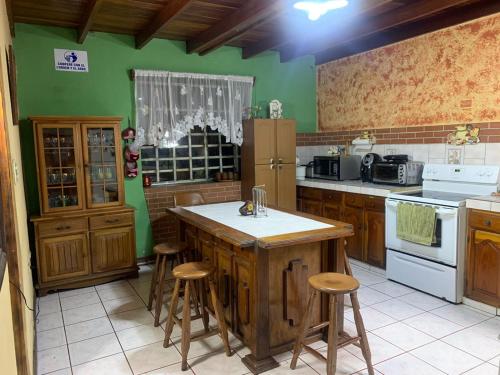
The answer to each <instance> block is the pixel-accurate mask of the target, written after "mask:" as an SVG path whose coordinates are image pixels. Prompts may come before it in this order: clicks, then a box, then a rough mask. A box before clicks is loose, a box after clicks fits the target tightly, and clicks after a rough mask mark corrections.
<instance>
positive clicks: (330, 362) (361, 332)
mask: <svg viewBox="0 0 500 375" xmlns="http://www.w3.org/2000/svg"><path fill="white" fill-rule="evenodd" d="M344 265H345V270H346V274H341V273H333V272H331V273H320V274H318V275H314V276H311V277H310V278H309V286H310V287H311V288H312V292H311V295H310V297H309V301H308V304H307V308H306V311H305V314H304V317H303V318H302V322H301V324H300V327H299V336H298V337H297V340H296V341H295V346H294V349H293V357H292V362H291V364H290V368H291V369H292V370H294V369H295V367H296V366H297V359H298V358H299V355H300V352H301V351H302V347H304V349H306V350H307V351H308V352H309V353H311V354H313V355H314V356H315V357H318V358H320V359H323V360H325V361H326V373H327V374H328V375H335V371H336V368H337V350H338V349H339V348H342V347H344V346H347V345H350V344H353V345H356V346H358V347H360V348H361V352H362V353H363V357H364V358H365V361H366V365H367V367H368V374H370V375H373V374H374V371H373V365H372V360H371V353H370V347H369V345H368V339H367V337H366V331H365V326H364V324H363V318H362V317H361V313H360V311H359V309H360V307H359V301H358V296H357V292H356V291H357V290H358V288H359V282H358V280H356V279H355V278H354V277H352V271H351V266H350V265H349V260H348V259H347V256H345V258H344ZM318 292H322V293H327V294H328V298H329V310H330V311H329V320H328V321H326V322H323V323H320V324H318V325H316V326H314V327H310V321H311V315H312V311H313V306H314V300H315V298H316V296H317V294H318ZM347 293H349V295H350V297H351V303H352V309H353V312H354V321H355V323H356V331H357V334H358V335H357V336H356V337H351V336H349V335H348V334H347V333H345V332H342V334H341V338H342V340H340V341H339V337H338V330H337V298H344V294H347ZM326 326H328V349H327V357H326V358H325V357H324V356H323V355H322V354H320V353H319V352H318V351H316V350H314V349H313V348H311V347H310V346H308V345H304V343H303V342H304V339H305V338H306V337H307V336H308V334H310V333H312V332H315V331H318V330H320V329H322V328H324V327H326Z"/></svg>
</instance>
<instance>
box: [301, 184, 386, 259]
mask: <svg viewBox="0 0 500 375" xmlns="http://www.w3.org/2000/svg"><path fill="white" fill-rule="evenodd" d="M297 209H298V210H299V211H302V212H306V213H309V214H312V215H317V216H323V217H326V218H328V219H333V220H340V221H344V222H346V223H349V224H352V226H353V230H354V236H351V237H347V238H346V247H345V249H346V252H347V254H348V255H349V257H351V258H354V259H358V260H360V261H363V262H366V263H368V264H371V265H373V266H376V267H380V268H384V269H385V261H386V249H385V198H383V197H377V196H372V195H364V194H355V193H344V192H339V191H332V190H326V189H317V188H309V187H304V186H298V187H297Z"/></svg>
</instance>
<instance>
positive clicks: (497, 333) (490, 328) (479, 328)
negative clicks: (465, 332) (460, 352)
mask: <svg viewBox="0 0 500 375" xmlns="http://www.w3.org/2000/svg"><path fill="white" fill-rule="evenodd" d="M471 329H472V331H473V332H475V333H477V334H479V335H483V336H487V337H489V338H491V339H494V340H497V339H498V338H499V337H500V317H495V318H492V319H488V320H485V321H484V322H482V323H479V324H476V325H474V326H472V327H471Z"/></svg>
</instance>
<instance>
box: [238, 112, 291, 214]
mask: <svg viewBox="0 0 500 375" xmlns="http://www.w3.org/2000/svg"><path fill="white" fill-rule="evenodd" d="M295 160H296V135H295V121H294V120H284V119H282V120H271V119H254V120H248V121H245V122H244V124H243V145H242V147H241V195H242V198H243V199H245V200H251V199H252V188H253V187H254V186H256V185H265V187H266V192H267V200H268V204H269V205H271V206H275V207H278V208H283V209H289V210H294V209H295V201H296V189H295V174H296V162H295Z"/></svg>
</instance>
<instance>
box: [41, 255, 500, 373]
mask: <svg viewBox="0 0 500 375" xmlns="http://www.w3.org/2000/svg"><path fill="white" fill-rule="evenodd" d="M353 271H354V273H355V276H356V277H357V278H358V279H359V280H360V282H361V284H362V287H361V288H360V290H359V299H360V303H361V305H362V309H361V310H362V314H363V318H364V321H365V325H366V327H367V330H368V331H369V332H368V340H369V343H370V346H371V351H372V356H373V362H374V364H375V369H376V374H385V375H432V374H468V375H498V374H499V373H500V372H499V368H498V366H499V361H500V340H499V338H498V335H499V333H500V317H494V316H492V315H488V314H486V313H484V312H481V311H478V310H474V309H472V308H469V307H466V306H463V305H458V306H456V305H452V304H449V303H446V302H443V301H441V300H439V299H436V298H434V297H431V296H428V295H426V294H423V293H420V292H417V291H415V290H413V289H410V288H407V287H404V286H402V285H399V284H396V283H393V282H391V281H387V280H386V279H385V278H384V277H383V275H381V274H380V273H377V272H371V271H370V270H369V269H365V268H362V267H360V266H359V265H358V266H356V265H353ZM372 271H374V270H372ZM150 277H151V268H150V267H149V266H143V267H141V271H140V277H139V278H138V279H132V280H129V281H118V282H113V283H109V284H105V285H99V286H96V287H89V288H84V289H79V290H71V291H67V292H61V293H58V294H51V295H48V296H46V297H42V298H40V299H39V300H38V306H39V309H40V312H39V316H38V322H37V323H38V324H37V346H38V347H37V352H38V355H37V362H38V374H39V375H42V374H52V375H66V374H75V375H76V374H78V375H80V374H82V375H94V374H95V375H99V374H103V375H115V374H150V375H151V374H155V375H161V374H169V375H170V374H171V375H180V374H188V375H189V374H191V375H193V374H197V375H205V374H206V375H210V374H231V375H242V374H247V373H248V370H247V368H246V367H245V366H244V365H243V364H242V362H241V357H243V356H244V355H246V354H247V353H248V352H249V351H248V349H247V348H245V347H244V346H243V345H242V344H241V342H239V341H238V340H237V339H236V338H235V337H234V336H230V338H231V346H232V348H233V349H235V350H236V354H235V355H233V356H232V357H226V356H225V354H224V352H223V350H222V344H221V342H220V340H219V339H218V337H217V336H213V337H210V338H208V339H206V340H201V341H198V342H195V343H192V344H191V350H190V352H189V365H190V370H189V371H186V372H182V371H181V370H180V360H181V356H180V339H179V335H180V330H179V329H178V328H176V329H174V332H173V335H172V342H173V345H171V346H170V347H169V348H168V349H165V348H163V345H162V342H163V337H164V330H163V329H164V324H163V325H162V326H161V327H158V328H154V327H153V316H152V314H151V313H150V312H148V311H147V310H146V307H145V301H147V295H148V292H149V282H150ZM165 315H166V309H164V311H163V314H162V317H165ZM199 323H201V322H200V321H197V322H195V323H193V324H199ZM345 327H346V330H347V331H348V332H354V331H353V330H354V329H355V326H354V323H353V317H352V310H351V309H350V308H347V309H346V314H345ZM315 347H317V348H318V349H319V350H320V351H323V352H324V351H326V343H324V342H317V343H315ZM276 359H277V361H278V362H280V365H281V366H280V367H279V368H276V369H274V370H272V371H269V372H268V373H267V374H272V375H281V374H295V375H314V374H318V373H319V374H325V373H326V367H325V364H324V363H323V362H320V361H319V360H317V359H316V358H315V357H313V356H312V355H310V354H306V353H302V355H301V357H300V361H299V364H298V366H297V369H296V370H295V371H292V370H290V368H289V364H290V359H291V353H289V352H287V353H283V354H281V355H279V356H277V357H276ZM337 374H368V372H367V370H366V365H365V362H364V360H363V356H362V355H361V351H360V350H359V349H358V348H357V347H355V346H352V345H351V346H348V347H346V348H345V349H341V350H340V351H339V353H338V369H337Z"/></svg>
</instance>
